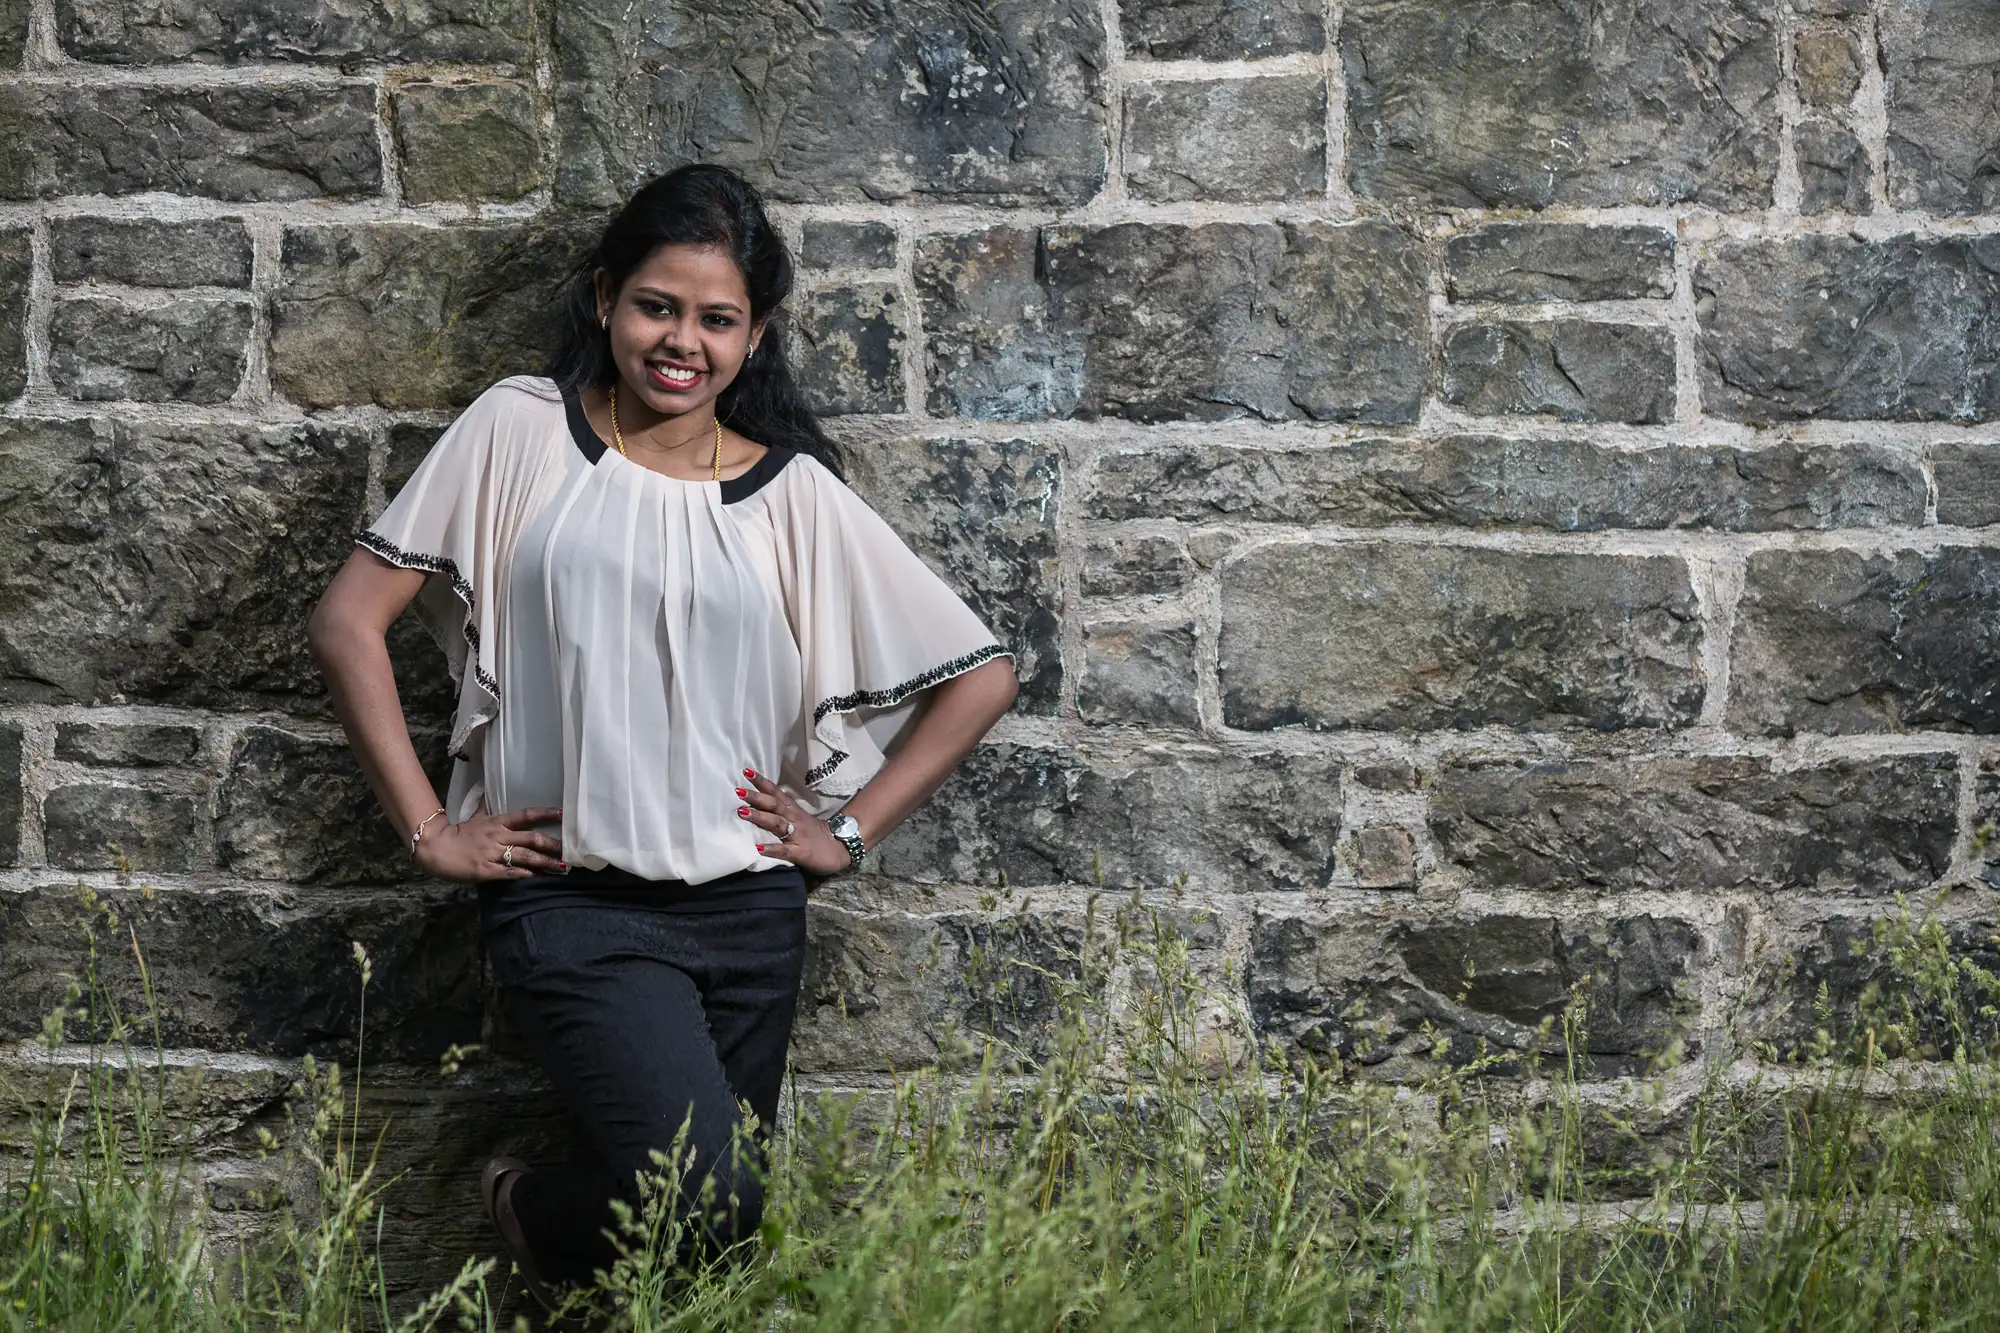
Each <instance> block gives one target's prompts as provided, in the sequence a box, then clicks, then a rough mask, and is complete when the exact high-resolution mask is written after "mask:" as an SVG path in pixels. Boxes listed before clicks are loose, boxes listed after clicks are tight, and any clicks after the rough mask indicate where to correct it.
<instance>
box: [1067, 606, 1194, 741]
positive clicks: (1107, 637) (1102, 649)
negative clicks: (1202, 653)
mask: <svg viewBox="0 0 2000 1333" xmlns="http://www.w3.org/2000/svg"><path fill="white" fill-rule="evenodd" d="M1194 654H1195V627H1194V622H1192V621H1191V620H1188V619H1187V618H1186V617H1185V616H1178V617H1173V618H1171V619H1168V620H1165V621H1148V620H1137V619H1131V618H1127V617H1116V618H1098V619H1094V620H1090V621H1087V622H1086V623H1085V624H1084V627H1083V677H1082V679H1080V680H1079V681H1078V682H1077V687H1076V711H1077V716H1079V717H1081V718H1082V719H1083V720H1084V721H1085V722H1087V723H1090V724H1092V725H1093V726H1102V725H1104V724H1106V723H1116V722H1129V723H1136V724H1138V725H1140V726H1154V727H1162V726H1164V727H1188V728H1198V727H1200V726H1201V710H1200V707H1199V705H1198V703H1197V691H1198V689H1199V686H1198V685H1197V683H1196V677H1195V665H1194Z"/></svg>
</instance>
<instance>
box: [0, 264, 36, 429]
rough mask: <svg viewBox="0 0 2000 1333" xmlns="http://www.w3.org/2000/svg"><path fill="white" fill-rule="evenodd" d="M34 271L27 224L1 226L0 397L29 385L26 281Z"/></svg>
mask: <svg viewBox="0 0 2000 1333" xmlns="http://www.w3.org/2000/svg"><path fill="white" fill-rule="evenodd" d="M33 272H34V258H33V255H32V253H31V252H30V250H29V242H28V229H27V228H26V227H0V398H13V397H15V396H17V395H18V394H20V392H21V391H22V390H23V389H25V388H27V387H28V285H29V282H30V280H31V278H32V275H33Z"/></svg>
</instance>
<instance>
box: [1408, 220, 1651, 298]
mask: <svg viewBox="0 0 2000 1333" xmlns="http://www.w3.org/2000/svg"><path fill="white" fill-rule="evenodd" d="M1444 272H1445V289H1446V290H1447V291H1448V292H1449V293H1450V295H1451V299H1452V300H1454V301H1618V300H1628V301H1629V300H1639V299H1664V298H1666V297H1669V296H1672V295H1673V292H1674V238H1673V234H1672V233H1671V232H1668V231H1666V230H1664V229H1662V228H1660V227H1639V226H1630V227H1616V226H1604V227H1591V226H1578V225H1574V224H1569V223H1559V222H1500V223H1495V224H1493V225H1491V226H1485V227H1481V228H1479V229H1478V230H1477V231H1469V232H1464V233H1461V234H1460V235H1457V236H1454V237H1452V238H1451V239H1450V240H1449V241H1447V242H1445V247H1444Z"/></svg>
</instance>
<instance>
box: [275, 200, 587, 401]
mask: <svg viewBox="0 0 2000 1333" xmlns="http://www.w3.org/2000/svg"><path fill="white" fill-rule="evenodd" d="M595 240H596V236H595V228H594V227H593V226H591V225H590V224H589V223H588V221H587V220H572V219H567V218H565V219H559V220H557V221H553V222H551V221H544V220H535V221H524V222H518V223H514V222H510V223H488V224H475V225H468V226H459V227H452V228H439V227H418V226H410V225H406V224H402V223H389V222H385V223H338V224H332V225H328V226H308V227H290V228H287V229H286V231H285V238H284V244H283V251H282V258H281V260H280V265H279V278H278V288H277V291H276V292H275V293H274V294H273V297H272V306H271V377H272V380H273V382H274V383H275V384H276V385H277V388H278V391H279V392H280V393H282V394H284V395H285V396H287V397H288V398H290V399H291V400H292V401H293V402H295V403H297V404H299V405H300V406H301V407H306V408H322V407H337V406H340V405H342V404H348V403H375V404H378V405H380V406H382V407H391V408H458V407H463V406H464V405H465V404H466V403H467V402H470V401H471V400H472V399H473V398H474V397H476V396H477V395H478V394H479V393H480V392H481V391H482V390H484V389H485V388H486V387H487V386H489V385H491V384H492V383H493V382H494V381H496V380H499V379H503V378H505V377H506V376H508V375H512V374H518V373H520V371H521V370H522V368H523V367H533V366H536V365H539V364H540V362H541V358H542V356H543V354H544V351H545V349H544V345H543V344H544V343H545V341H546V338H547V331H548V327H549V321H550V319H551V318H552V317H553V313H554V304H553V303H554V297H555V292H556V290H557V288H558V287H559V286H560V284H561V281H562V279H563V278H564V277H565V276H566V275H567V274H568V272H569V271H570V269H571V268H572V267H574V266H575V264H576V263H577V262H578V261H579V260H580V259H581V258H582V257H583V255H584V254H585V253H587V250H588V247H589V246H590V245H593V244H594V243H595Z"/></svg>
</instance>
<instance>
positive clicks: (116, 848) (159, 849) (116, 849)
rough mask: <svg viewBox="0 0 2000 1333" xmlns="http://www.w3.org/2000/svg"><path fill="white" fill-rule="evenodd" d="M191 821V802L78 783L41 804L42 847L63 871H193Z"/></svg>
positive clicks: (157, 793) (164, 794) (142, 791)
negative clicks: (128, 868) (123, 869)
mask: <svg viewBox="0 0 2000 1333" xmlns="http://www.w3.org/2000/svg"><path fill="white" fill-rule="evenodd" d="M195 820H196V811H195V803H194V798H193V797H190V796H184V795H182V794H180V793H178V792H163V791H149V790H146V789H145V788H142V787H123V786H113V785H111V784H110V783H102V782H81V783H75V784H72V785H69V786H62V787H57V788H55V789H54V790H53V791H51V792H50V793H49V794H48V795H47V796H46V797H45V798H43V800H42V841H43V844H44V845H45V846H46V847H47V849H48V855H49V863H50V864H51V865H57V866H61V867H63V868H64V869H65V870H114V869H117V868H119V867H120V866H121V865H127V866H130V867H131V868H133V869H135V870H167V871H173V870H192V869H194V864H195V847H194V843H195ZM121 858H122V860H121Z"/></svg>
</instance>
